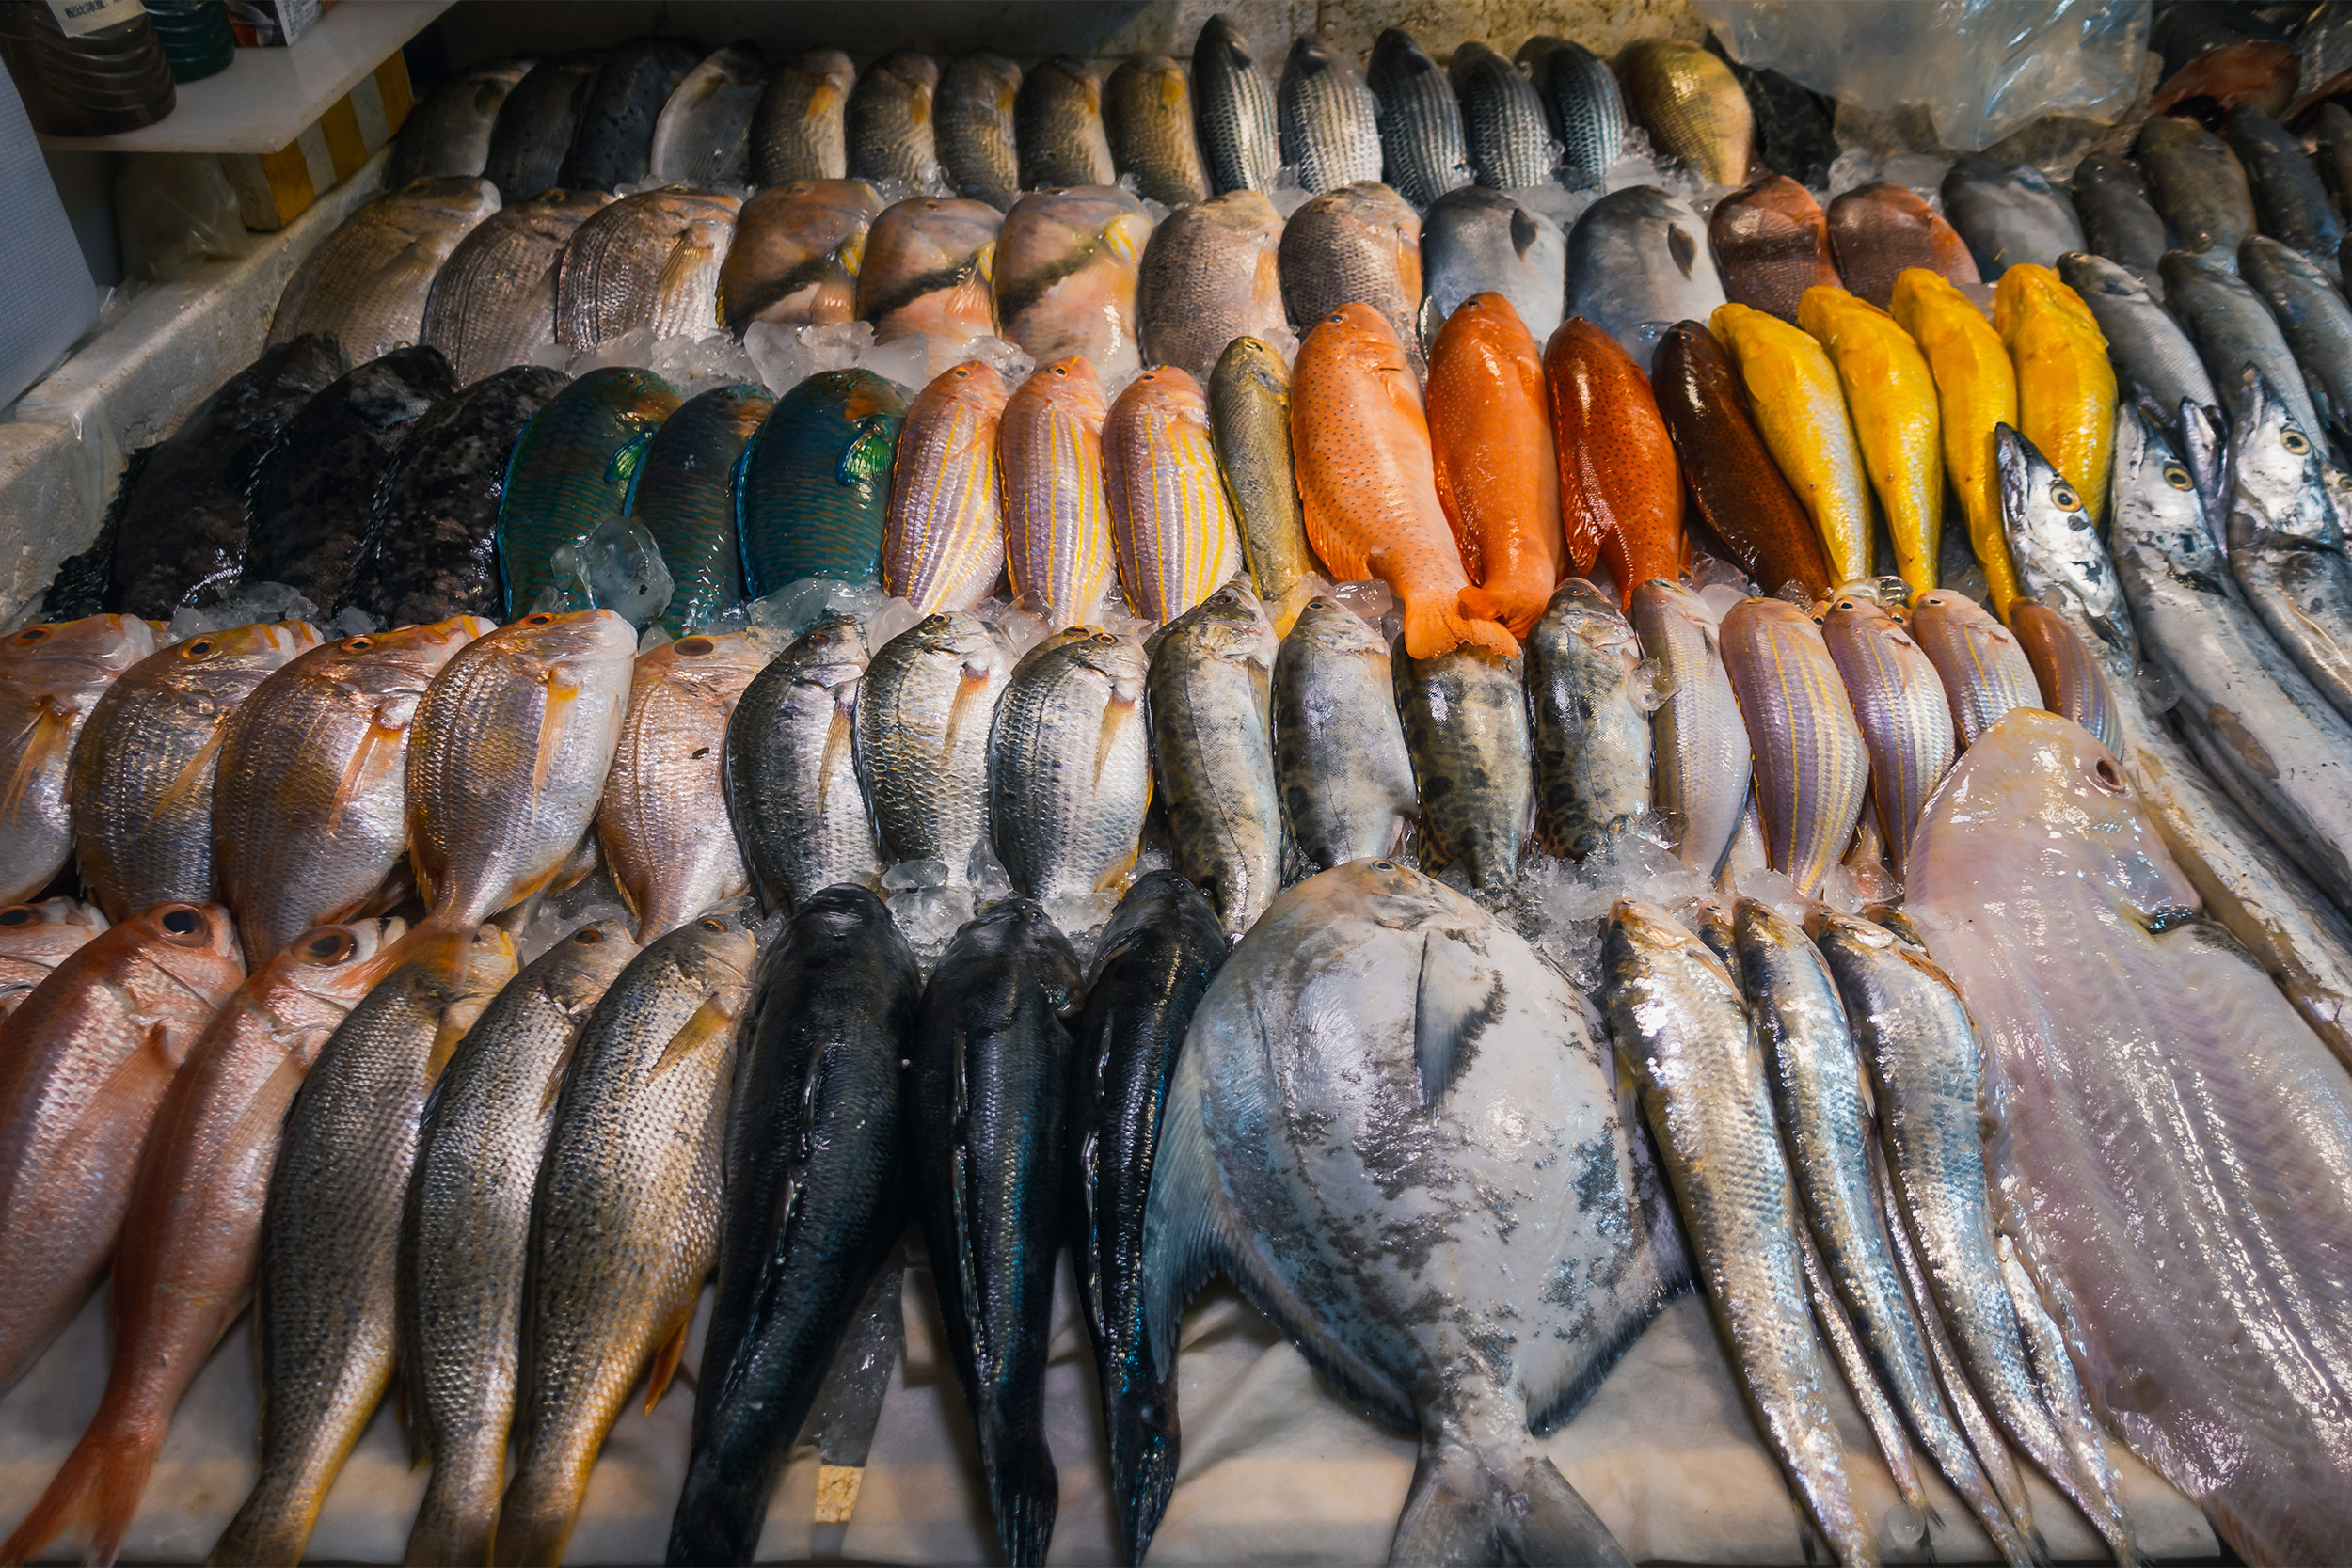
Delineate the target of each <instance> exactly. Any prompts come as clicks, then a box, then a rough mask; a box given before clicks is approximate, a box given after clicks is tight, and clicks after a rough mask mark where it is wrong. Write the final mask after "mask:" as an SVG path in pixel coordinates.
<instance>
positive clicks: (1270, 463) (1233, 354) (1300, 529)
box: [1208, 337, 1316, 630]
mask: <svg viewBox="0 0 2352 1568" xmlns="http://www.w3.org/2000/svg"><path fill="white" fill-rule="evenodd" d="M1208 386H1209V438H1210V440H1211V441H1213V442H1214V443H1215V444H1216V461H1217V467H1219V468H1220V469H1222V470H1223V471H1224V474H1225V489H1226V493H1227V494H1228V495H1230V496H1231V497H1232V501H1233V515H1234V518H1235V520H1236V521H1237V522H1238V523H1239V524H1240V527H1241V545H1242V554H1243V557H1244V558H1245V559H1246V560H1247V561H1248V563H1249V575H1250V577H1251V578H1252V579H1253V580H1254V581H1255V582H1256V583H1257V585H1258V596H1259V597H1260V598H1262V599H1263V600H1265V601H1266V603H1268V604H1270V605H1275V606H1277V607H1278V609H1277V610H1276V617H1277V629H1278V630H1279V629H1283V628H1281V626H1280V616H1281V615H1282V613H1284V612H1283V611H1282V610H1280V609H1279V607H1280V606H1281V605H1282V604H1283V603H1284V601H1286V600H1288V599H1289V598H1290V597H1291V595H1292V594H1293V593H1294V592H1295V590H1296V588H1297V586H1298V584H1299V583H1300V582H1301V581H1303V580H1304V579H1305V578H1306V577H1307V575H1308V574H1309V573H1311V572H1312V571H1314V569H1315V564H1316V562H1315V559H1314V556H1313V554H1312V552H1311V551H1310V550H1309V548H1308V546H1307V530H1306V524H1305V522H1304V521H1303V520H1302V518H1301V515H1300V509H1299V501H1298V486H1297V484H1296V483H1295V481H1294V479H1293V477H1292V473H1291V467H1292V458H1291V405H1290V390H1291V376H1290V366H1289V365H1287V364H1286V363H1284V362H1283V359H1282V356H1281V355H1280V354H1279V353H1278V352H1276V351H1275V350H1274V349H1273V348H1272V347H1271V346H1269V345H1268V344H1267V342H1266V341H1265V340H1264V339H1263V338H1254V337H1237V338H1234V339H1233V340H1232V341H1230V342H1228V343H1227V344H1226V345H1225V348H1224V351H1223V352H1222V353H1221V354H1219V355H1218V356H1217V360H1216V368H1215V369H1214V370H1212V371H1211V372H1209V378H1208Z"/></svg>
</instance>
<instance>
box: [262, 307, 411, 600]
mask: <svg viewBox="0 0 2352 1568" xmlns="http://www.w3.org/2000/svg"><path fill="white" fill-rule="evenodd" d="M456 389H457V383H456V381H455V380H454V378H453V377H452V376H451V374H450V368H449V361H448V360H446V359H444V358H442V357H441V351H440V350H438V349H433V348H404V349H395V350H393V351H392V352H391V353H389V354H387V355H385V356H383V357H382V358H380V359H372V360H370V361H369V362H368V363H366V364H364V365H361V366H360V367H359V368H358V369H357V370H355V371H353V372H351V373H350V374H349V375H346V376H344V377H343V378H342V380H341V381H338V382H336V383H334V384H333V385H332V386H330V387H328V388H326V389H325V390H323V391H321V392H320V393H319V394H318V396H316V397H314V398H312V399H311V400H310V403H309V404H306V405H305V406H304V408H303V410H302V412H301V413H299V414H296V415H295V416H294V418H293V419H291V420H287V421H286V425H285V428H284V430H282V431H281V432H280V433H279V435H278V455H277V456H276V457H275V458H273V459H272V460H271V462H270V465H269V467H268V468H267V470H266V471H264V472H263V474H262V478H261V482H260V483H258V484H257V485H256V486H255V487H254V491H253V503H252V504H253V529H252V531H251V532H250V533H249V534H248V535H247V536H246V554H245V580H246V581H247V582H282V583H284V584H285V585H286V586H288V587H289V588H292V589H294V591H295V592H296V593H298V594H302V595H304V596H305V597H306V598H309V599H310V600H311V601H312V602H313V603H315V604H322V605H330V604H334V603H337V602H338V601H340V600H341V599H342V596H343V594H344V591H345V589H347V588H348V587H349V586H350V582H351V569H352V566H353V564H354V563H355V562H357V561H358V558H359V552H360V546H362V545H364V544H365V543H366V541H367V537H368V534H369V533H370V532H371V531H372V530H373V527H374V525H375V498H376V492H377V490H378V489H380V488H381V487H382V485H383V483H384V476H385V474H386V473H387V472H389V469H390V468H391V466H392V458H393V455H394V453H395V452H397V451H398V450H399V448H400V444H401V442H402V441H403V440H404V439H405V438H406V436H407V435H408V432H409V430H410V429H411V428H413V427H414V426H415V424H416V421H417V420H418V419H419V418H420V417H421V415H422V414H423V413H424V411H425V410H426V409H428V408H430V407H432V406H433V404H436V403H437V402H438V401H440V400H441V399H442V398H445V397H447V396H449V395H450V394H451V393H452V392H454V391H455V390H456Z"/></svg>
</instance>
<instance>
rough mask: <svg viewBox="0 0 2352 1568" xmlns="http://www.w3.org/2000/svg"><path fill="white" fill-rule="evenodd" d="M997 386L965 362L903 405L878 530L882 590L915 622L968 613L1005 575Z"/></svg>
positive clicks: (974, 363)
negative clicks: (915, 616)
mask: <svg viewBox="0 0 2352 1568" xmlns="http://www.w3.org/2000/svg"><path fill="white" fill-rule="evenodd" d="M1004 412H1005V383H1004V379H1003V378H1002V377H1001V376H999V375H998V374H997V373H996V372H994V371H993V370H991V369H990V368H989V367H988V366H987V365H986V364H984V363H982V362H981V361H979V360H977V359H967V360H965V361H964V362H963V363H962V364H961V365H958V366H956V367H955V368H954V369H952V370H948V371H945V372H941V373H940V374H939V375H937V376H934V377H933V378H932V379H931V384H930V386H928V387H926V388H923V389H922V390H921V391H920V392H917V393H916V394H915V396H914V402H913V403H911V404H907V419H906V423H905V424H903V425H901V426H900V427H899V429H898V456H897V457H896V458H895V459H893V460H892V463H891V467H890V510H889V513H888V515H887V516H886V517H885V518H884V520H883V523H882V586H883V587H885V588H887V589H889V590H890V592H891V593H892V594H896V595H897V596H898V597H899V598H902V599H905V600H906V601H908V602H909V603H910V604H912V605H914V608H915V609H916V610H920V611H921V612H922V613H924V614H926V615H929V614H930V613H931V612H932V611H933V610H969V609H971V608H972V607H973V606H974V605H976V604H978V603H979V602H980V601H981V600H982V599H984V598H986V597H988V592H989V590H990V589H992V588H993V587H995V586H996V578H998V577H999V576H1000V575H1001V574H1002V573H1003V572H1004V569H1005V516H1004V507H1003V497H1002V495H1001V493H1000V487H999V484H998V480H997V469H996V429H997V423H998V421H999V420H1001V419H1002V418H1003V417H1004Z"/></svg>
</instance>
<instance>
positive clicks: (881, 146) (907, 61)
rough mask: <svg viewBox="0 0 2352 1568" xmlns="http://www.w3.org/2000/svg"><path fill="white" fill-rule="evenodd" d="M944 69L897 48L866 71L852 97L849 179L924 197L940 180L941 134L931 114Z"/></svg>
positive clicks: (895, 193) (893, 192)
mask: <svg viewBox="0 0 2352 1568" xmlns="http://www.w3.org/2000/svg"><path fill="white" fill-rule="evenodd" d="M938 87H939V65H938V62H937V61H935V60H933V59H932V58H931V57H930V55H923V54H918V53H917V52H916V51H914V50H912V49H897V50H893V51H892V52H891V53H889V54H887V55H883V56H882V58H881V59H879V60H876V61H875V62H874V63H873V64H872V65H869V66H867V67H866V73H865V74H864V75H863V76H860V77H859V78H858V79H857V87H855V88H853V89H852V90H851V91H850V103H849V109H848V111H847V115H848V129H847V133H846V134H847V135H848V137H849V142H850V178H851V179H853V180H866V181H870V182H873V183H875V184H877V185H881V186H882V187H884V188H886V189H888V190H889V192H890V194H891V195H892V196H894V197H907V196H920V195H922V194H924V193H925V192H927V191H929V190H930V189H931V187H932V186H933V185H934V184H935V183H936V182H938V180H939V146H938V139H937V138H938V131H937V127H936V123H935V119H934V117H933V115H932V112H931V103H932V96H933V94H934V93H936V92H937V90H938Z"/></svg>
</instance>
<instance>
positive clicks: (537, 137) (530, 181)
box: [482, 49, 604, 206]
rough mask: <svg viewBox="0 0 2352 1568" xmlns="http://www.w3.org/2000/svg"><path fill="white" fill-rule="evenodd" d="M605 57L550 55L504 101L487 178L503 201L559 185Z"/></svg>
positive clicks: (594, 52)
mask: <svg viewBox="0 0 2352 1568" xmlns="http://www.w3.org/2000/svg"><path fill="white" fill-rule="evenodd" d="M603 60H604V54H603V51H601V50H596V49H587V50H582V51H580V53H578V54H573V55H549V56H548V58H546V59H544V60H541V61H540V62H539V63H538V64H537V65H534V66H532V68H531V74H529V75H528V76H525V77H524V78H523V79H522V80H521V81H519V82H517V83H516V84H515V90H514V91H513V92H510V93H508V94H507V95H506V102H505V103H501V104H500V105H499V118H498V123H497V124H496V125H494V126H492V127H491V128H490V156H489V160H488V161H487V162H486V163H485V164H484V165H483V166H482V178H484V179H485V180H487V181H488V182H490V183H491V184H493V185H496V186H497V187H498V188H499V199H500V200H501V201H503V202H505V203H506V204H508V205H509V206H512V205H513V204H514V203H516V202H517V201H528V200H530V199H531V198H532V197H534V196H537V195H539V194H540V193H542V192H544V191H549V190H553V189H554V188H555V184H556V181H557V180H558V178H559V177H561V175H562V174H563V172H564V159H565V158H566V157H568V156H569V155H570V153H571V150H572V137H573V136H574V135H578V134H579V131H580V111H581V110H582V109H584V108H586V107H587V106H588V89H589V88H590V87H594V86H596V68H597V67H598V66H599V65H600V64H602V63H603Z"/></svg>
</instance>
